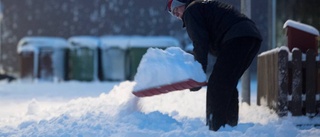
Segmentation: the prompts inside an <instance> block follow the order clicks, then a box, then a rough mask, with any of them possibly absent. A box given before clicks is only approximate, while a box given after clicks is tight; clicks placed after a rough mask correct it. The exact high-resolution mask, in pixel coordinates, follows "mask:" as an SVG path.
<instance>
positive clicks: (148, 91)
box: [132, 79, 207, 97]
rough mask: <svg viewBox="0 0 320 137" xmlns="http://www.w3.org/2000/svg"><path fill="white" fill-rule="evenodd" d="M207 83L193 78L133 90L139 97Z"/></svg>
mask: <svg viewBox="0 0 320 137" xmlns="http://www.w3.org/2000/svg"><path fill="white" fill-rule="evenodd" d="M206 85H207V83H206V82H197V81H195V80H193V79H187V80H184V81H181V82H175V83H172V84H168V85H161V86H157V87H151V88H148V89H143V90H139V91H133V92H132V94H134V95H135V96H137V97H150V96H154V95H159V94H165V93H169V92H172V91H177V90H184V89H191V88H195V87H201V86H206Z"/></svg>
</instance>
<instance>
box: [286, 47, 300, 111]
mask: <svg viewBox="0 0 320 137" xmlns="http://www.w3.org/2000/svg"><path fill="white" fill-rule="evenodd" d="M301 55H302V54H301V51H300V50H293V52H292V84H291V89H292V94H291V95H292V99H291V101H290V102H289V109H290V111H291V113H292V115H293V116H301V115H302V61H301Z"/></svg>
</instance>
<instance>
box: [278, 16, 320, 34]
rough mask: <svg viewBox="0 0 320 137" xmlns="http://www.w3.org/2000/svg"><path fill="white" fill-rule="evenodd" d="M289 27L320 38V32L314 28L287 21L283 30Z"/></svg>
mask: <svg viewBox="0 0 320 137" xmlns="http://www.w3.org/2000/svg"><path fill="white" fill-rule="evenodd" d="M288 26H290V27H293V28H296V29H299V30H302V31H305V32H308V33H311V34H314V35H317V36H319V31H318V30H317V29H316V28H314V27H313V26H310V25H307V24H303V23H300V22H297V21H293V20H287V21H286V22H285V23H284V25H283V28H286V27H288Z"/></svg>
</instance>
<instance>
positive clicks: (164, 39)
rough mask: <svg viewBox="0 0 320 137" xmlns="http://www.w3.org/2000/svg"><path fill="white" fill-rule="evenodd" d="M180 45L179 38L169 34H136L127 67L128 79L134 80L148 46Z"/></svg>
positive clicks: (129, 52)
mask: <svg viewBox="0 0 320 137" xmlns="http://www.w3.org/2000/svg"><path fill="white" fill-rule="evenodd" d="M177 46H178V47H180V43H179V41H178V40H177V39H175V38H173V37H169V36H146V37H143V36H135V37H132V38H131V39H130V43H129V47H128V53H127V59H126V62H127V63H126V68H127V71H126V72H127V73H128V74H127V79H128V80H133V79H134V76H135V74H136V73H137V69H138V67H139V64H140V61H141V59H142V57H143V55H144V54H145V53H146V52H147V50H148V48H151V47H153V48H161V49H166V48H167V47H177Z"/></svg>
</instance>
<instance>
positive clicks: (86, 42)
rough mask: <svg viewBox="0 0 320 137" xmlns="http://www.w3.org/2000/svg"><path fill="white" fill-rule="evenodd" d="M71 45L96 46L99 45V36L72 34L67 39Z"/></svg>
mask: <svg viewBox="0 0 320 137" xmlns="http://www.w3.org/2000/svg"><path fill="white" fill-rule="evenodd" d="M68 42H69V43H70V44H71V46H79V47H88V48H97V47H98V46H99V45H100V39H99V37H94V36H73V37H70V38H69V39H68Z"/></svg>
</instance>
